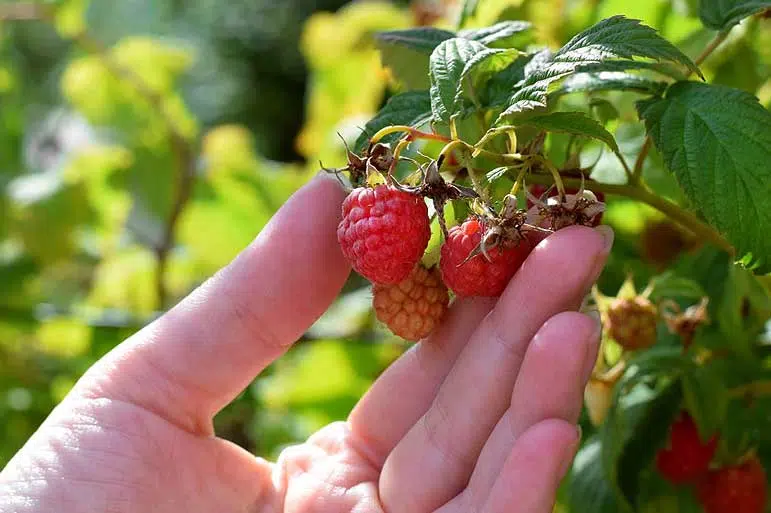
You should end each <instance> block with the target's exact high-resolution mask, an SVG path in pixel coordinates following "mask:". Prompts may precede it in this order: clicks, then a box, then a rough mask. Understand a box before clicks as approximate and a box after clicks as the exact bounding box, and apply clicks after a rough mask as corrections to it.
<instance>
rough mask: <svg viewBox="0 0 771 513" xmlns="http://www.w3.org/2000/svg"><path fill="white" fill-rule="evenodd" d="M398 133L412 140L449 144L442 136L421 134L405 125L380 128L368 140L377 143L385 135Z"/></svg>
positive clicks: (447, 139)
mask: <svg viewBox="0 0 771 513" xmlns="http://www.w3.org/2000/svg"><path fill="white" fill-rule="evenodd" d="M398 133H406V134H408V136H409V137H412V138H413V139H431V140H434V141H442V142H450V139H449V138H447V137H445V136H443V135H439V134H430V133H427V132H421V131H420V130H416V129H415V128H412V127H411V126H407V125H394V126H387V127H385V128H382V129H380V130H379V131H378V132H377V133H375V135H373V136H372V137H371V138H370V142H372V143H377V142H379V141H380V139H382V138H383V137H385V136H387V135H391V134H398Z"/></svg>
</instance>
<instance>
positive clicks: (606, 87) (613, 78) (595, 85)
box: [551, 71, 667, 98]
mask: <svg viewBox="0 0 771 513" xmlns="http://www.w3.org/2000/svg"><path fill="white" fill-rule="evenodd" d="M666 86H667V83H666V82H661V81H659V80H651V79H649V78H645V77H641V76H639V75H632V74H631V73H624V72H610V71H609V72H604V73H580V74H577V75H574V76H571V77H569V78H568V79H567V80H565V82H564V83H563V84H562V85H561V86H560V88H559V89H557V90H555V91H554V92H553V93H552V94H551V97H553V98H557V97H560V96H563V95H566V94H573V93H596V92H600V91H632V92H635V93H641V94H647V95H657V94H660V93H661V92H663V91H664V89H665V88H666Z"/></svg>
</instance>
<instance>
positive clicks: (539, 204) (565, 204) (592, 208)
mask: <svg viewBox="0 0 771 513" xmlns="http://www.w3.org/2000/svg"><path fill="white" fill-rule="evenodd" d="M581 179H582V182H581V187H580V188H579V189H578V190H577V191H575V193H573V194H570V193H566V194H565V195H564V196H563V195H562V194H560V193H559V191H558V192H557V194H554V195H552V190H551V189H548V190H546V191H544V192H543V193H542V195H541V197H536V196H534V195H533V194H532V193H531V191H530V190H528V192H527V199H528V204H529V205H532V206H531V207H530V208H529V209H528V218H527V222H528V223H529V224H531V225H534V226H540V227H542V228H547V229H549V230H552V231H557V230H561V229H563V228H567V227H568V226H573V225H580V226H591V227H594V226H597V225H599V224H600V222H601V221H602V216H603V214H604V212H605V203H604V202H603V201H601V200H600V199H599V198H598V196H597V195H596V194H595V193H594V192H592V191H590V190H588V189H586V188H585V182H584V179H583V175H582V177H581ZM543 196H546V198H545V199H544V198H543ZM602 198H603V200H604V195H603V196H602Z"/></svg>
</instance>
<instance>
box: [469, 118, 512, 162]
mask: <svg viewBox="0 0 771 513" xmlns="http://www.w3.org/2000/svg"><path fill="white" fill-rule="evenodd" d="M514 130H515V127H513V126H508V125H507V126H502V127H498V128H492V129H490V130H488V131H487V133H485V135H483V136H482V138H481V139H479V141H478V142H477V143H476V144H475V145H474V153H473V154H472V156H473V157H478V156H479V153H480V152H481V151H482V150H483V149H484V147H485V145H486V144H487V143H489V142H490V141H491V140H492V139H493V138H495V137H497V136H499V135H501V134H506V133H515V132H514ZM515 134H516V133H515Z"/></svg>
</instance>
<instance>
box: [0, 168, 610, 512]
mask: <svg viewBox="0 0 771 513" xmlns="http://www.w3.org/2000/svg"><path fill="white" fill-rule="evenodd" d="M343 196H344V193H343V192H342V191H341V190H340V188H339V187H338V185H337V184H336V183H335V182H334V181H333V180H331V179H329V178H326V177H319V178H317V179H315V180H313V181H312V182H311V183H310V184H308V185H307V186H305V187H304V188H303V189H302V190H300V191H299V192H298V193H297V194H295V196H294V197H293V198H292V199H291V200H290V201H289V202H287V204H286V205H284V207H283V208H282V209H281V210H280V211H279V213H278V214H277V215H276V216H275V217H274V219H273V220H272V221H271V222H270V223H269V225H268V226H267V227H266V228H265V229H264V230H263V231H262V233H261V234H260V235H259V236H258V237H257V239H256V240H255V242H254V243H253V244H252V245H251V246H250V247H249V248H247V249H246V250H245V251H244V252H243V253H242V254H241V255H240V256H239V257H238V258H236V259H235V260H234V261H233V263H231V264H230V265H229V266H228V267H226V268H225V269H223V270H222V271H221V272H219V273H218V274H217V275H216V276H214V277H213V278H212V279H211V280H209V281H208V282H207V283H205V284H204V285H203V286H202V287H200V288H199V289H198V290H196V291H194V292H193V293H192V294H191V295H190V296H189V297H188V298H186V299H185V300H183V301H182V302H181V303H180V304H179V305H177V306H176V307H175V308H174V309H172V310H171V311H170V312H168V313H167V314H166V315H164V316H163V317H161V318H160V319H158V320H157V321H156V322H154V323H153V324H151V325H149V326H148V327H146V328H145V329H143V330H142V331H140V332H139V333H137V334H136V335H134V336H133V337H131V338H130V339H128V340H126V341H125V342H124V343H123V344H121V345H119V346H118V347H117V348H116V349H115V350H113V351H112V352H110V353H109V354H108V355H107V356H105V357H104V358H103V359H102V360H100V361H99V362H97V363H96V364H95V365H94V366H93V367H92V368H91V369H90V370H89V371H88V372H87V373H86V374H85V375H84V377H83V378H82V379H81V380H80V381H79V382H78V384H77V385H76V386H75V387H74V389H73V390H72V391H71V393H70V394H69V395H68V396H67V398H66V399H65V400H64V401H63V402H62V403H61V404H60V405H59V406H58V407H57V408H56V409H55V410H54V411H53V412H52V414H51V415H50V417H49V418H48V419H47V420H46V421H45V423H44V424H43V425H42V426H41V428H40V429H39V430H38V432H37V433H36V434H35V435H34V436H33V437H32V438H31V439H30V440H29V441H28V443H27V444H26V445H25V447H24V448H22V449H21V451H19V453H18V454H17V455H16V456H15V457H14V459H13V460H11V462H10V463H9V464H8V465H7V466H6V468H5V469H4V470H3V471H2V473H1V474H0V512H2V513H11V512H13V513H28V512H55V513H75V512H78V513H80V512H105V513H106V512H109V513H123V512H132V513H138V512H145V511H147V512H149V511H152V512H159V513H162V512H180V511H183V512H185V513H197V512H202V513H203V512H266V513H268V512H270V513H278V512H285V513H315V512H324V513H344V512H345V513H348V512H351V513H353V512H356V513H370V512H371V513H374V512H389V513H428V512H433V511H440V512H441V513H455V512H458V513H461V512H463V513H465V512H468V511H477V512H486V513H499V512H500V513H502V512H520V511H521V512H528V513H546V512H550V511H551V508H552V503H553V501H554V497H555V493H556V489H557V487H558V484H559V482H560V480H561V478H562V477H563V475H564V474H565V472H566V470H567V468H568V467H569V464H570V462H571V460H572V458H573V455H574V453H575V450H576V448H577V446H578V442H579V432H578V430H577V428H576V422H577V419H578V416H579V413H580V410H581V403H582V393H583V388H584V385H585V382H586V380H587V379H588V377H589V374H590V372H591V369H592V367H593V364H594V361H595V356H596V351H597V344H598V340H599V334H600V329H599V325H598V323H597V322H596V321H595V320H593V319H592V318H590V317H587V316H585V315H583V314H580V313H577V312H576V310H577V309H578V307H579V305H580V303H581V301H582V299H583V297H584V295H585V294H586V292H587V291H588V289H589V288H590V287H591V285H592V284H593V283H594V281H595V280H596V278H597V276H598V275H599V273H600V271H601V269H602V267H603V265H604V263H605V259H606V257H607V254H608V252H609V251H610V246H611V244H612V239H613V237H612V232H611V231H610V230H609V229H607V228H601V229H596V230H592V229H589V228H584V227H571V228H568V229H564V230H560V231H559V232H557V233H555V234H554V235H552V236H551V237H549V238H548V239H547V240H546V241H545V242H543V243H542V244H541V245H539V246H538V247H537V248H536V249H535V250H534V251H533V252H532V254H531V255H530V257H529V258H528V260H527V261H526V262H525V264H524V265H523V267H522V268H521V269H520V271H519V272H518V273H517V275H516V276H515V277H514V278H513V279H512V281H511V283H510V284H509V286H508V288H507V290H506V291H505V293H504V294H503V296H502V297H501V298H499V299H498V300H497V301H496V300H492V299H482V298H476V299H463V300H459V301H456V302H455V304H454V305H453V306H452V307H451V309H450V312H449V313H448V316H447V318H446V321H445V323H444V324H443V326H442V327H441V328H440V329H439V330H438V331H437V332H436V333H434V334H433V335H432V336H431V338H430V339H428V340H426V341H423V342H421V343H419V344H416V345H415V346H413V347H412V348H411V349H410V350H409V351H408V352H407V353H406V354H404V355H403V356H402V357H401V358H400V359H399V360H398V361H397V362H396V363H394V364H393V365H392V366H391V367H390V368H389V369H388V370H386V371H385V372H384V373H383V375H381V377H380V378H379V379H378V380H377V382H376V383H375V384H374V385H373V387H372V388H371V389H370V391H369V392H368V393H367V394H366V395H365V396H364V397H363V398H362V400H361V401H360V402H359V404H358V405H357V406H356V408H355V409H354V411H353V412H352V413H351V415H350V417H349V418H348V420H347V421H346V422H338V423H335V424H332V425H330V426H327V427H326V428H324V429H322V430H321V431H320V432H318V433H316V434H315V435H313V436H312V437H311V438H310V439H309V440H308V441H307V442H306V443H304V444H302V445H299V446H296V447H292V448H290V449H287V450H286V451H284V453H283V454H282V455H281V457H280V459H279V461H278V462H277V463H270V462H267V461H265V460H263V459H261V458H255V457H253V456H252V455H251V454H249V453H247V452H246V451H244V450H242V449H241V448H239V447H237V446H235V445H233V444H231V443H229V442H227V441H225V440H222V439H219V438H216V437H215V436H214V433H213V426H212V418H213V416H214V415H215V414H216V412H217V411H219V410H220V409H221V408H223V407H224V406H225V405H226V404H227V403H228V402H230V401H231V400H232V399H233V398H234V397H236V396H237V395H238V393H239V392H240V391H241V390H243V388H244V387H246V386H247V385H248V384H249V382H251V381H252V380H253V379H254V377H255V376H256V375H257V374H259V373H260V371H262V370H263V369H264V368H265V367H266V366H267V365H268V364H269V363H270V362H272V361H273V360H275V359H276V358H278V357H279V356H280V355H281V354H283V353H284V352H285V351H286V350H287V349H288V348H289V346H291V344H292V343H293V342H294V341H295V340H297V339H298V338H299V337H300V335H301V334H302V333H303V332H304V331H305V330H306V329H307V328H308V327H309V326H310V325H311V324H312V323H313V322H314V321H315V320H316V319H317V318H318V317H319V316H320V315H321V314H322V313H323V312H324V310H326V308H327V307H328V306H329V304H330V303H331V302H332V301H333V300H334V298H335V297H336V295H337V294H338V292H339V291H340V289H341V287H342V285H343V283H344V281H345V280H346V278H347V276H348V274H349V267H348V264H347V263H346V261H345V260H344V258H343V256H342V254H341V252H340V249H339V247H338V244H337V241H336V238H335V232H336V226H337V223H338V221H339V217H340V203H341V201H342V199H343Z"/></svg>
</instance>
